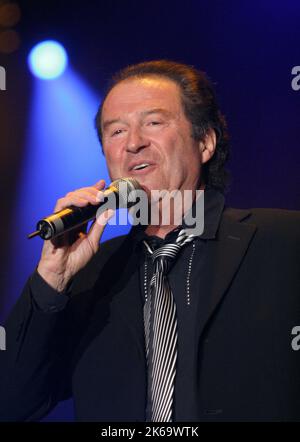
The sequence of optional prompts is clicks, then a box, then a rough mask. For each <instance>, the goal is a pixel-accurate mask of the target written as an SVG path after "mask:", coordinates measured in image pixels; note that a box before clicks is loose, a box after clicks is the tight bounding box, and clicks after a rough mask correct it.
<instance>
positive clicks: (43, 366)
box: [0, 272, 75, 421]
mask: <svg viewBox="0 0 300 442" xmlns="http://www.w3.org/2000/svg"><path fill="white" fill-rule="evenodd" d="M68 301H69V299H68V296H67V295H66V294H60V293H57V292H55V290H53V289H52V288H51V287H50V286H49V285H48V284H47V283H46V282H44V280H43V279H42V278H41V277H40V276H39V275H38V274H37V272H35V273H34V274H33V275H32V276H31V278H29V280H28V281H27V284H26V286H25V287H24V290H23V293H22V295H21V297H20V298H19V300H18V302H17V303H16V305H15V307H14V308H13V310H12V312H11V314H10V316H9V318H8V320H7V322H6V324H5V331H6V350H5V351H1V352H0V421H24V420H37V419H40V418H41V417H42V416H44V415H45V414H47V413H48V412H49V411H50V410H51V409H52V408H53V407H54V406H55V405H56V403H57V402H58V401H59V400H62V399H67V398H68V397H69V396H70V363H69V361H70V358H71V354H72V351H73V347H74V345H75V342H74V341H75V336H72V330H70V329H69V327H68V324H67V322H66V317H65V316H66V311H67V308H66V307H67V305H68Z"/></svg>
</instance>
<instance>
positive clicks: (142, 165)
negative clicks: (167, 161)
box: [132, 163, 150, 170]
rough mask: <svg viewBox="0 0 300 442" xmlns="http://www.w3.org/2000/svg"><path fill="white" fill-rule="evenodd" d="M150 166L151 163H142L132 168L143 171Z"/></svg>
mask: <svg viewBox="0 0 300 442" xmlns="http://www.w3.org/2000/svg"><path fill="white" fill-rule="evenodd" d="M149 166H150V164H149V163H141V164H137V165H136V166H134V167H133V168H132V170H142V169H146V167H149Z"/></svg>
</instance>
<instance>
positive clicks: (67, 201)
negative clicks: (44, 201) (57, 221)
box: [54, 194, 89, 212]
mask: <svg viewBox="0 0 300 442" xmlns="http://www.w3.org/2000/svg"><path fill="white" fill-rule="evenodd" d="M88 203H89V201H87V200H86V199H83V198H80V197H79V196H77V195H76V194H73V195H72V196H71V195H70V196H69V197H65V198H60V199H59V200H58V201H57V203H56V206H55V208H54V211H55V212H59V211H60V210H63V209H66V208H67V207H70V206H76V207H85V206H87V205H88Z"/></svg>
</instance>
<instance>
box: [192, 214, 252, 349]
mask: <svg viewBox="0 0 300 442" xmlns="http://www.w3.org/2000/svg"><path fill="white" fill-rule="evenodd" d="M249 214H250V212H248V211H246V210H235V209H227V210H226V211H225V212H224V215H223V216H222V221H221V224H220V228H219V232H218V236H217V238H216V240H211V241H209V242H208V244H207V245H208V250H207V259H206V264H205V265H206V267H207V270H206V271H205V274H206V275H208V276H207V277H208V279H209V281H208V285H207V286H208V287H210V289H209V293H208V298H207V302H206V303H205V306H204V308H203V305H201V306H200V305H199V307H198V318H199V321H198V327H197V330H196V345H197V346H198V342H199V339H200V337H201V334H202V332H203V329H204V327H205V326H206V324H207V322H208V321H209V319H210V318H211V316H212V315H213V313H214V311H215V310H216V308H217V306H218V305H219V304H220V302H221V300H222V299H223V297H224V296H225V294H226V290H227V288H228V287H229V285H230V283H231V281H232V280H233V278H234V277H235V275H236V273H237V271H238V268H239V266H240V264H241V262H242V260H243V258H244V256H245V254H246V253H247V249H248V247H249V244H250V242H251V239H252V238H253V235H254V233H255V231H256V226H255V225H253V224H249V223H246V222H243V223H242V222H241V221H242V219H244V218H245V217H247V216H248V215H249Z"/></svg>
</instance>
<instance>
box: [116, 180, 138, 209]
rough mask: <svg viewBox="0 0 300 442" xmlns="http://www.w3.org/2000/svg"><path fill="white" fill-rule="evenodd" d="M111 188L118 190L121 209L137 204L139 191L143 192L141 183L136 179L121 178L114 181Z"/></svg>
mask: <svg viewBox="0 0 300 442" xmlns="http://www.w3.org/2000/svg"><path fill="white" fill-rule="evenodd" d="M109 188H114V189H116V190H115V191H116V192H117V193H118V197H119V207H131V206H132V205H133V204H135V203H136V202H137V190H142V188H141V185H140V183H139V182H138V181H137V180H136V179H134V178H119V179H117V180H115V181H113V182H112V183H111V184H110V185H109Z"/></svg>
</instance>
